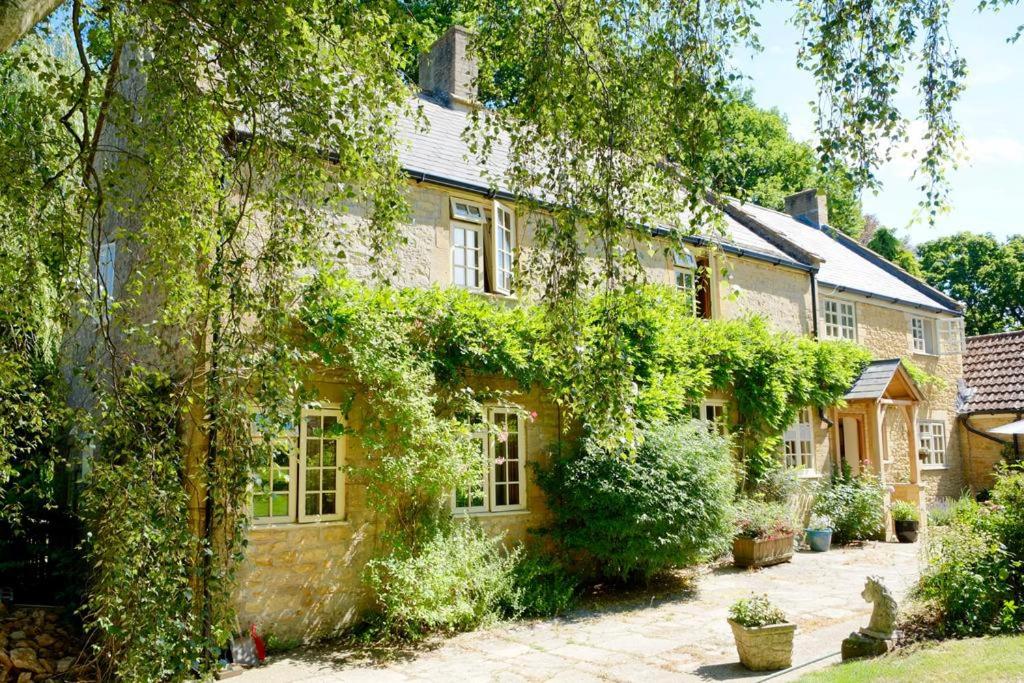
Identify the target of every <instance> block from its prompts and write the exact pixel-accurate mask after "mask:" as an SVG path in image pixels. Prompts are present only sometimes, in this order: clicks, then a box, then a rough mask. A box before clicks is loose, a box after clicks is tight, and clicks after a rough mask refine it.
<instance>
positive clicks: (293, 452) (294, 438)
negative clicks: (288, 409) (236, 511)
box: [249, 425, 299, 525]
mask: <svg viewBox="0 0 1024 683" xmlns="http://www.w3.org/2000/svg"><path fill="white" fill-rule="evenodd" d="M279 437H280V438H282V439H288V440H289V441H290V442H291V443H290V453H289V454H288V513H287V514H285V515H273V514H269V515H265V516H262V517H260V516H257V515H256V500H255V497H256V491H255V489H254V490H252V491H250V492H249V514H250V516H251V518H252V523H253V524H254V525H259V524H287V523H289V522H293V521H295V512H296V509H297V508H296V505H297V500H298V495H297V494H298V476H296V475H297V474H298V468H299V460H298V455H299V445H298V444H299V441H298V440H299V432H298V429H296V428H295V425H288V426H287V427H286V428H285V429H284V430H283V431H282V433H281V434H280V435H279ZM253 440H254V441H255V442H256V443H257V444H259V443H262V441H263V437H262V436H261V435H259V434H258V433H257V434H256V435H255V436H254V437H253ZM267 456H268V457H269V458H270V460H271V462H270V467H271V469H270V480H271V489H270V492H269V494H268V495H269V496H270V500H269V501H268V505H269V507H268V511H270V512H273V510H274V502H273V469H274V467H275V465H274V463H273V457H274V456H273V453H268V454H267ZM281 469H283V468H281Z"/></svg>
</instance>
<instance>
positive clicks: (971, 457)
mask: <svg viewBox="0 0 1024 683" xmlns="http://www.w3.org/2000/svg"><path fill="white" fill-rule="evenodd" d="M969 419H970V421H971V426H972V427H974V428H975V429H978V430H980V431H983V432H985V431H988V430H989V429H992V428H994V427H998V426H1000V425H1004V424H1009V423H1010V422H1014V421H1016V420H1017V415H1016V414H1015V413H1000V414H997V415H971V416H970V418H969ZM959 433H960V442H961V444H963V459H964V474H965V478H966V482H967V485H968V486H970V487H971V490H972V491H974V492H978V491H983V490H985V489H987V488H990V487H991V486H992V484H994V483H995V467H996V465H998V464H999V463H1001V462H1003V445H1002V444H1001V443H996V442H994V441H992V440H991V439H986V438H985V437H983V436H979V435H977V434H972V433H970V432H969V431H967V428H966V427H964V426H963V424H962V423H961V424H960V425H959ZM993 436H996V435H993ZM997 438H1000V439H1006V440H1009V439H1012V438H1013V437H1008V436H998V437H997ZM1007 442H1009V441H1007ZM1020 442H1021V451H1022V452H1024V437H1021V438H1020Z"/></svg>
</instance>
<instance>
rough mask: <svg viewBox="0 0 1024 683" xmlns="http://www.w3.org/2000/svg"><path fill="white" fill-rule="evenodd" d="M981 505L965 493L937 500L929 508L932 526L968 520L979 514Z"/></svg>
mask: <svg viewBox="0 0 1024 683" xmlns="http://www.w3.org/2000/svg"><path fill="white" fill-rule="evenodd" d="M979 508H980V506H979V504H978V501H976V500H974V498H971V496H970V495H969V494H966V493H965V494H964V495H963V496H961V497H960V498H957V499H954V500H952V501H950V499H946V500H942V501H936V502H935V503H933V504H932V505H931V506H930V507H929V509H928V524H929V525H930V526H937V527H939V526H949V525H950V524H952V523H953V522H954V520H957V519H959V520H961V521H967V520H970V519H973V518H974V517H976V516H977V514H978V510H979Z"/></svg>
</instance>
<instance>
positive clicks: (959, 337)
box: [935, 318, 967, 356]
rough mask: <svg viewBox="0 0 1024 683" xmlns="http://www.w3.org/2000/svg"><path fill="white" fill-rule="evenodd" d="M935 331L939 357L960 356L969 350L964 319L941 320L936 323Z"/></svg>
mask: <svg viewBox="0 0 1024 683" xmlns="http://www.w3.org/2000/svg"><path fill="white" fill-rule="evenodd" d="M935 330H936V337H937V344H936V346H937V347H938V355H940V356H950V355H958V354H963V353H964V352H965V351H966V350H967V343H966V341H965V340H964V319H963V318H939V319H938V320H937V321H936V326H935Z"/></svg>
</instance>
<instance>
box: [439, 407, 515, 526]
mask: <svg viewBox="0 0 1024 683" xmlns="http://www.w3.org/2000/svg"><path fill="white" fill-rule="evenodd" d="M486 420H487V422H486V426H484V425H481V428H480V429H479V430H477V431H476V432H474V434H473V436H472V439H473V443H474V445H475V447H476V448H477V449H478V450H479V454H480V455H479V457H480V460H479V464H480V468H479V478H477V479H475V481H474V482H473V484H472V485H470V486H469V487H468V488H466V489H457V490H456V491H455V492H454V493H453V494H452V510H453V511H455V512H457V513H460V512H461V513H473V512H505V511H510V510H522V509H525V507H526V443H525V440H524V439H523V435H524V431H523V419H522V417H521V416H520V415H519V413H518V412H516V411H514V410H511V409H507V408H488V409H487V410H486Z"/></svg>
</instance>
